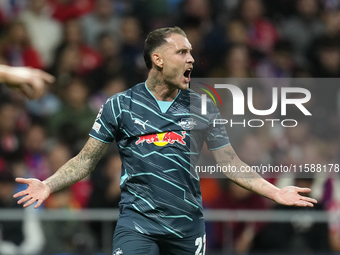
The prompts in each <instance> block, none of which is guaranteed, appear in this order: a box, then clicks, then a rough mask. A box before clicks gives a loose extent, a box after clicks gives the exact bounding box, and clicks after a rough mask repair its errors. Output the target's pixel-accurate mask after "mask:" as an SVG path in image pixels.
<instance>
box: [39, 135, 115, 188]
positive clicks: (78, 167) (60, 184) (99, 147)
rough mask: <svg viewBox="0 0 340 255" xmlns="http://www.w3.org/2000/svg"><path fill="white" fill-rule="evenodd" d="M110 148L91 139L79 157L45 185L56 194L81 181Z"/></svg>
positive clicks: (62, 168)
mask: <svg viewBox="0 0 340 255" xmlns="http://www.w3.org/2000/svg"><path fill="white" fill-rule="evenodd" d="M108 147H109V145H108V144H105V143H103V142H100V141H98V140H96V139H94V138H90V139H89V140H88V142H87V143H86V145H85V146H84V148H83V149H82V151H81V152H80V153H79V154H78V155H77V156H75V157H74V158H72V159H70V160H69V161H68V162H67V163H66V164H65V165H63V166H62V167H61V168H59V170H58V171H57V172H56V173H55V174H54V175H52V176H51V177H49V178H48V179H46V180H45V181H44V183H45V184H46V185H47V186H49V188H50V189H51V191H52V192H55V191H58V190H60V189H62V188H65V187H68V186H70V185H72V184H73V183H76V182H77V181H80V180H81V179H83V178H85V177H86V176H87V175H89V174H90V173H91V172H92V171H93V170H94V168H95V166H96V165H97V163H98V161H99V160H100V159H101V158H102V156H103V155H104V153H105V152H106V149H107V148H108Z"/></svg>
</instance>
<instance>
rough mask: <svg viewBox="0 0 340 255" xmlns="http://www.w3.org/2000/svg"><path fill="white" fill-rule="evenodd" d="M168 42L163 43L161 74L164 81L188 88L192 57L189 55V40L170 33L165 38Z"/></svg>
mask: <svg viewBox="0 0 340 255" xmlns="http://www.w3.org/2000/svg"><path fill="white" fill-rule="evenodd" d="M166 41H167V42H168V43H166V44H164V45H163V50H162V53H161V55H162V59H163V68H162V74H163V78H164V82H165V83H166V84H168V85H170V86H173V87H176V88H179V89H183V90H186V89H188V88H189V82H190V74H191V72H192V69H193V63H194V58H193V57H192V55H191V49H192V48H191V44H190V43H189V40H188V39H187V38H186V37H184V36H182V35H180V34H172V35H171V36H170V37H168V38H166Z"/></svg>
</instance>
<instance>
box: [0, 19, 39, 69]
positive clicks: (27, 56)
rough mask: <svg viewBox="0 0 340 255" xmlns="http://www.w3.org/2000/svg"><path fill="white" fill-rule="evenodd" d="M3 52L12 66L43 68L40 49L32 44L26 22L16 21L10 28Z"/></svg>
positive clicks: (2, 47) (2, 46) (3, 45)
mask: <svg viewBox="0 0 340 255" xmlns="http://www.w3.org/2000/svg"><path fill="white" fill-rule="evenodd" d="M1 54H2V55H3V56H4V57H5V59H6V60H7V62H8V64H9V65H11V66H30V67H33V68H38V69H41V68H43V64H42V62H41V56H40V55H39V53H38V51H37V50H36V49H35V48H33V47H32V46H31V38H29V35H28V34H27V31H26V27H25V25H24V23H22V22H17V21H14V22H12V23H11V24H10V25H9V27H8V29H7V34H6V35H5V39H4V42H3V44H2V45H1Z"/></svg>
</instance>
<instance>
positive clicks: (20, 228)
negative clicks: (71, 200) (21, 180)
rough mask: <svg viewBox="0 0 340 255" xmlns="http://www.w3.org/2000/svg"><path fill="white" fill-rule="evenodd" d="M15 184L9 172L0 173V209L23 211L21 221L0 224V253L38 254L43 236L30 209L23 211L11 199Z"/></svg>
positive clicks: (37, 221) (14, 254)
mask: <svg viewBox="0 0 340 255" xmlns="http://www.w3.org/2000/svg"><path fill="white" fill-rule="evenodd" d="M15 187H16V182H15V181H14V176H13V175H12V173H11V171H10V170H9V169H8V170H4V171H1V172H0V209H18V210H22V211H23V219H22V220H21V221H4V220H1V222H0V253H1V254H6V255H17V254H22V255H28V254H29V255H34V254H40V252H41V250H42V248H43V245H44V243H45V238H44V234H43V231H42V227H41V225H40V222H39V220H38V218H37V216H36V214H35V213H36V212H35V211H34V210H32V209H31V208H27V209H23V208H22V206H19V205H18V204H17V200H16V199H14V198H13V194H14V192H15Z"/></svg>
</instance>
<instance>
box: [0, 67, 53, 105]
mask: <svg viewBox="0 0 340 255" xmlns="http://www.w3.org/2000/svg"><path fill="white" fill-rule="evenodd" d="M54 80H55V79H54V77H53V76H52V75H50V74H48V73H46V72H44V71H42V70H39V69H34V68H30V67H11V66H6V65H0V82H3V83H6V84H7V86H9V87H10V88H18V89H20V90H21V91H22V92H23V93H24V94H25V95H26V96H27V97H28V98H30V99H38V98H40V97H42V95H43V94H44V91H45V84H46V83H53V82H54Z"/></svg>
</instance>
